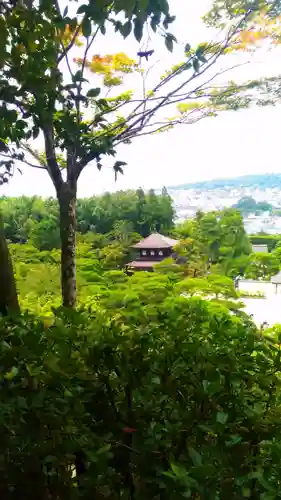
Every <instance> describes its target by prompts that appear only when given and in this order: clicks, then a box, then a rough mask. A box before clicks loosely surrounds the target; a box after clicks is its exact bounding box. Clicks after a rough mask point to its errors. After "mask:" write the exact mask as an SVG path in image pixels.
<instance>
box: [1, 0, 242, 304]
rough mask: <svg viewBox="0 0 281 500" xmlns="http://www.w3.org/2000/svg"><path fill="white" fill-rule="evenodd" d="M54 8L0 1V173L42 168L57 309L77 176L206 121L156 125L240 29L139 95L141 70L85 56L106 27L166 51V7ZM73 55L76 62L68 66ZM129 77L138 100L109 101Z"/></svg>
mask: <svg viewBox="0 0 281 500" xmlns="http://www.w3.org/2000/svg"><path fill="white" fill-rule="evenodd" d="M62 3H63V2H60V0H55V1H53V0H39V1H38V2H35V1H33V0H21V1H14V0H7V1H5V2H1V4H0V113H1V117H2V118H3V119H2V120H1V123H0V138H1V141H0V153H1V156H2V159H1V165H2V166H4V167H5V171H4V172H3V173H2V180H3V182H4V181H7V179H8V177H9V175H11V174H12V172H13V169H14V167H15V165H16V163H15V162H17V161H20V162H25V163H27V164H29V166H31V167H37V168H41V169H45V170H46V171H47V172H48V174H49V176H50V177H51V180H52V182H53V184H54V186H55V189H56V193H57V197H58V201H59V208H60V237H61V284H62V298H63V304H64V305H65V306H68V307H74V306H75V301H76V269H75V231H76V192H77V181H78V178H79V175H80V174H81V172H82V170H83V169H84V168H85V167H86V166H87V165H88V164H89V163H91V162H92V161H96V164H97V167H98V168H99V169H100V168H101V166H102V163H101V162H102V157H103V155H111V156H114V155H115V154H116V146H117V145H118V144H120V143H122V142H123V143H128V142H130V141H131V140H132V139H133V138H134V137H137V136H141V135H145V134H151V133H153V132H156V131H159V130H160V131H161V130H162V131H163V130H168V129H170V128H171V127H173V126H174V125H175V124H177V123H193V122H194V121H197V120H198V119H201V118H202V117H204V116H209V111H208V110H206V111H204V110H202V109H200V110H197V111H198V113H197V114H196V113H195V114H194V109H192V110H191V111H190V112H189V111H188V109H186V108H185V110H184V111H183V112H181V113H180V115H178V116H176V118H173V119H171V120H169V119H168V120H164V121H163V119H162V118H160V119H159V117H158V116H157V115H158V112H159V111H160V110H161V108H164V107H166V106H171V105H175V104H176V103H177V102H178V101H179V100H180V101H182V100H185V99H187V100H190V99H191V97H196V96H197V95H198V91H199V90H200V88H201V86H202V78H201V79H200V80H199V81H198V79H199V78H200V77H201V76H202V75H203V74H205V73H206V72H208V70H209V69H210V68H211V67H212V66H213V65H214V64H215V63H216V61H217V59H218V58H219V57H220V55H222V54H224V53H225V48H226V47H227V46H228V44H229V43H231V40H232V39H233V37H234V36H235V34H236V33H237V30H238V31H239V29H240V28H241V25H242V24H241V21H239V23H238V25H237V26H235V27H234V28H233V29H232V30H230V31H229V32H228V33H227V36H226V38H225V39H223V40H221V42H219V43H215V44H211V45H210V44H201V45H200V46H199V47H197V48H195V49H192V48H191V47H190V45H189V44H187V45H186V46H185V56H184V60H183V61H182V62H181V63H180V64H178V65H176V66H175V67H173V68H172V69H171V70H169V71H168V72H167V74H166V75H165V76H164V77H163V78H161V79H160V80H159V82H158V83H157V84H156V85H155V86H154V88H152V89H146V85H145V81H144V79H145V72H144V69H143V67H142V66H140V65H136V63H135V61H133V60H132V59H130V58H129V57H127V56H126V55H125V54H113V55H106V56H101V55H93V52H92V49H93V48H94V46H95V42H96V40H97V38H98V37H99V36H105V35H106V33H107V29H108V26H114V29H115V31H116V32H119V33H120V34H121V35H122V36H123V37H125V38H126V37H127V36H129V35H130V33H131V32H132V33H133V35H134V37H135V38H136V40H138V41H141V39H142V37H143V32H144V27H147V26H150V27H151V29H152V30H153V31H158V32H159V34H160V35H161V36H163V37H164V39H165V44H166V47H167V49H168V50H170V51H171V50H172V49H173V44H174V43H175V42H176V39H175V37H174V35H173V34H171V33H170V32H169V31H168V29H169V25H170V23H171V22H172V21H173V20H174V16H172V15H171V14H170V11H169V5H168V1H167V0H161V1H155V0H146V1H143V0H137V1H135V0H127V1H126V2H125V1H122V0H114V1H111V2H109V1H108V0H100V1H99V2H98V4H96V3H95V2H92V1H91V0H85V1H84V2H81V3H79V4H78V5H77V6H75V3H74V2H73V3H72V2H70V3H69V6H68V5H67V6H65V7H62V5H61V4H62ZM247 15H248V13H246V14H245V16H247ZM145 31H146V30H145ZM73 50H74V53H75V54H73ZM79 50H81V52H82V53H81V57H75V61H74V60H73V59H74V58H73V55H75V56H76V53H77V51H79ZM72 54H73V55H72ZM147 57H148V56H147ZM140 59H141V61H142V59H143V58H142V57H141V55H140ZM132 71H138V72H139V74H140V77H141V79H142V83H143V85H142V89H144V91H143V94H142V95H141V96H138V97H137V99H136V98H135V96H133V94H132V92H130V91H129V92H125V93H124V92H123V93H121V94H120V93H119V94H117V95H116V94H115V95H114V96H113V97H108V96H107V91H108V90H109V89H113V88H114V87H116V86H118V85H119V84H120V83H122V78H123V76H124V74H126V73H128V72H132ZM87 74H88V75H89V77H91V75H95V79H96V77H97V76H98V75H99V77H100V78H102V87H105V88H106V93H105V92H102V88H101V86H98V87H97V86H96V85H95V86H94V87H92V86H91V84H90V83H89V80H88V79H87V78H88V77H87ZM215 76H216V75H215ZM215 76H214V74H213V73H211V74H210V75H209V76H208V77H207V82H208V83H206V85H204V89H206V86H208V85H209V84H210V82H211V81H213V80H214V78H215ZM192 82H194V84H193V85H192ZM136 101H137V102H136ZM173 116H175V112H174V111H173ZM37 137H39V138H41V139H42V142H43V143H44V154H40V153H38V152H37V151H35V149H34V148H33V147H32V145H31V144H30V141H31V140H34V139H36V138H37ZM123 164H124V162H122V161H120V160H117V161H115V163H114V165H113V168H114V170H115V174H116V175H117V173H119V172H122V166H123Z"/></svg>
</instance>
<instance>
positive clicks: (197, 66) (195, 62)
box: [192, 58, 200, 73]
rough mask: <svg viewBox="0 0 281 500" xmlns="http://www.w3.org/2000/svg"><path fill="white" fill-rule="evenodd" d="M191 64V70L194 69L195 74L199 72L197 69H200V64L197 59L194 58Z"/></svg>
mask: <svg viewBox="0 0 281 500" xmlns="http://www.w3.org/2000/svg"><path fill="white" fill-rule="evenodd" d="M192 64H193V69H194V71H195V73H198V72H199V68H200V64H199V61H198V59H197V58H194V59H193V61H192Z"/></svg>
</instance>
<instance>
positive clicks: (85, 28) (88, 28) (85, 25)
mask: <svg viewBox="0 0 281 500" xmlns="http://www.w3.org/2000/svg"><path fill="white" fill-rule="evenodd" d="M82 33H83V35H84V36H85V37H86V38H88V37H89V36H91V33H92V24H91V21H90V19H88V17H85V18H84V19H83V22H82Z"/></svg>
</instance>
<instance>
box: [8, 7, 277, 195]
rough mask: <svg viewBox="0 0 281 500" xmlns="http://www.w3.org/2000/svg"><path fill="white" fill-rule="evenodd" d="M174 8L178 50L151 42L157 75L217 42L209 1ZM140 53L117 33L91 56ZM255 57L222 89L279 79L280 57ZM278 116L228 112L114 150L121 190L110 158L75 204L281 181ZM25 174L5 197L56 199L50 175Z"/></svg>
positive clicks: (81, 188)
mask: <svg viewBox="0 0 281 500" xmlns="http://www.w3.org/2000/svg"><path fill="white" fill-rule="evenodd" d="M170 5H171V11H172V14H175V15H176V16H177V19H176V21H175V23H174V24H173V25H172V26H173V28H172V29H171V31H172V32H173V33H175V35H176V36H177V38H178V40H179V43H178V45H177V46H176V47H175V50H174V52H173V54H172V55H170V54H167V52H166V50H165V47H164V41H163V39H162V38H159V39H157V40H154V39H153V41H150V42H148V45H150V44H151V45H153V46H151V45H150V46H149V47H148V48H153V49H154V50H155V54H154V56H153V57H155V62H156V63H157V64H156V65H155V66H156V68H158V71H163V69H168V68H169V67H171V65H173V64H175V63H178V62H179V61H181V60H182V57H183V47H184V45H185V43H186V42H189V43H190V44H191V45H192V46H194V45H195V46H196V44H198V43H200V42H202V41H205V40H210V37H212V36H213V34H211V33H210V31H209V30H207V28H206V27H205V26H204V24H203V22H202V21H201V16H202V15H203V14H204V13H205V12H206V11H207V10H208V8H209V7H210V5H211V2H210V0H197V1H196V2H195V1H191V0H172V1H171V2H170ZM112 47H114V51H113V50H112ZM138 49H139V45H138V44H137V43H136V42H135V41H134V40H133V39H132V38H130V40H128V39H127V40H126V41H124V40H123V39H122V38H121V36H120V35H119V36H116V35H115V34H113V33H112V34H107V35H106V36H105V37H102V39H100V40H99V41H98V43H97V46H96V47H95V48H94V53H101V54H105V53H113V52H126V53H127V54H128V55H129V56H131V57H133V58H136V52H137V51H138ZM247 57H248V56H247ZM250 57H252V59H253V61H252V63H251V64H248V65H246V66H242V67H240V68H239V69H236V70H235V72H234V73H233V72H232V73H230V74H229V75H228V76H227V77H226V79H225V81H227V80H229V79H231V78H232V77H235V78H237V79H238V80H240V79H241V80H245V79H249V78H256V77H258V76H261V75H264V76H269V75H274V74H278V73H279V65H280V51H279V49H278V50H274V51H271V52H265V51H262V52H261V53H259V54H258V56H257V55H256V56H250ZM236 58H238V59H237V60H236V61H235V62H237V63H239V62H244V61H245V55H241V56H240V55H239V56H236ZM239 58H241V60H240V59H239ZM158 61H159V62H158ZM223 64H225V63H223ZM157 65H158V66H157ZM223 68H225V66H223ZM218 69H220V68H218ZM158 76H159V75H158ZM156 77H157V76H156V74H155V78H156ZM137 78H139V76H137V77H133V80H131V82H130V84H132V85H133V87H137V86H138V85H140V84H141V83H140V81H139V80H137ZM151 78H152V80H151V81H150V83H151V84H152V85H153V83H155V82H153V78H154V76H153V72H152V77H151ZM156 81H157V80H156ZM128 88H130V87H128ZM280 115H281V106H277V107H275V108H269V107H267V108H251V109H249V110H244V111H238V112H225V113H221V114H220V115H219V116H218V117H215V118H207V119H204V120H202V121H200V122H198V123H196V124H192V125H180V126H178V127H177V128H175V129H173V130H172V131H169V132H167V133H164V134H158V135H154V136H144V137H140V138H137V139H135V140H133V142H132V144H130V145H122V146H119V147H118V149H117V155H116V159H119V160H122V161H126V162H127V166H126V167H124V175H123V176H122V175H120V176H119V177H118V179H117V182H115V181H114V174H113V171H112V168H111V167H112V164H113V162H114V160H113V159H112V158H106V159H105V160H104V161H103V165H104V168H103V169H102V170H101V171H100V172H99V171H98V170H97V168H96V166H95V164H92V165H90V166H88V167H87V168H86V169H85V170H84V171H83V173H82V175H81V176H80V179H79V181H78V196H80V197H87V196H91V195H94V194H98V193H101V192H104V191H115V190H118V189H129V188H137V187H139V186H142V187H143V188H145V189H149V188H151V187H153V188H159V187H162V186H164V185H165V186H171V185H178V184H181V183H189V182H193V181H201V180H208V179H213V178H217V177H220V178H221V177H235V176H239V175H246V174H259V173H267V172H279V173H280V172H281V165H280V160H279V157H280V152H279V151H280V147H279V142H280V133H279V126H278V125H279V120H280ZM39 147H40V145H39ZM21 169H22V175H21V174H20V173H15V175H14V177H13V179H12V180H11V181H10V182H9V185H5V186H2V187H1V188H0V192H1V194H5V195H10V196H19V195H21V194H26V195H34V194H37V195H40V196H54V195H55V191H54V188H53V186H52V182H51V180H50V179H49V177H48V174H47V173H46V172H44V171H41V170H37V169H32V168H28V167H23V168H22V166H21Z"/></svg>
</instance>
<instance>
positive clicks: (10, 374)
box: [4, 366, 19, 380]
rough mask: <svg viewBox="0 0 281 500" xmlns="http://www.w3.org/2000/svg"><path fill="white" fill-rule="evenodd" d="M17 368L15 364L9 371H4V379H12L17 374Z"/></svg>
mask: <svg viewBox="0 0 281 500" xmlns="http://www.w3.org/2000/svg"><path fill="white" fill-rule="evenodd" d="M18 372H19V370H18V368H17V367H16V366H13V367H12V369H11V370H10V371H9V372H6V373H5V376H4V377H5V379H6V380H13V378H15V377H16V376H17V374H18Z"/></svg>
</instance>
